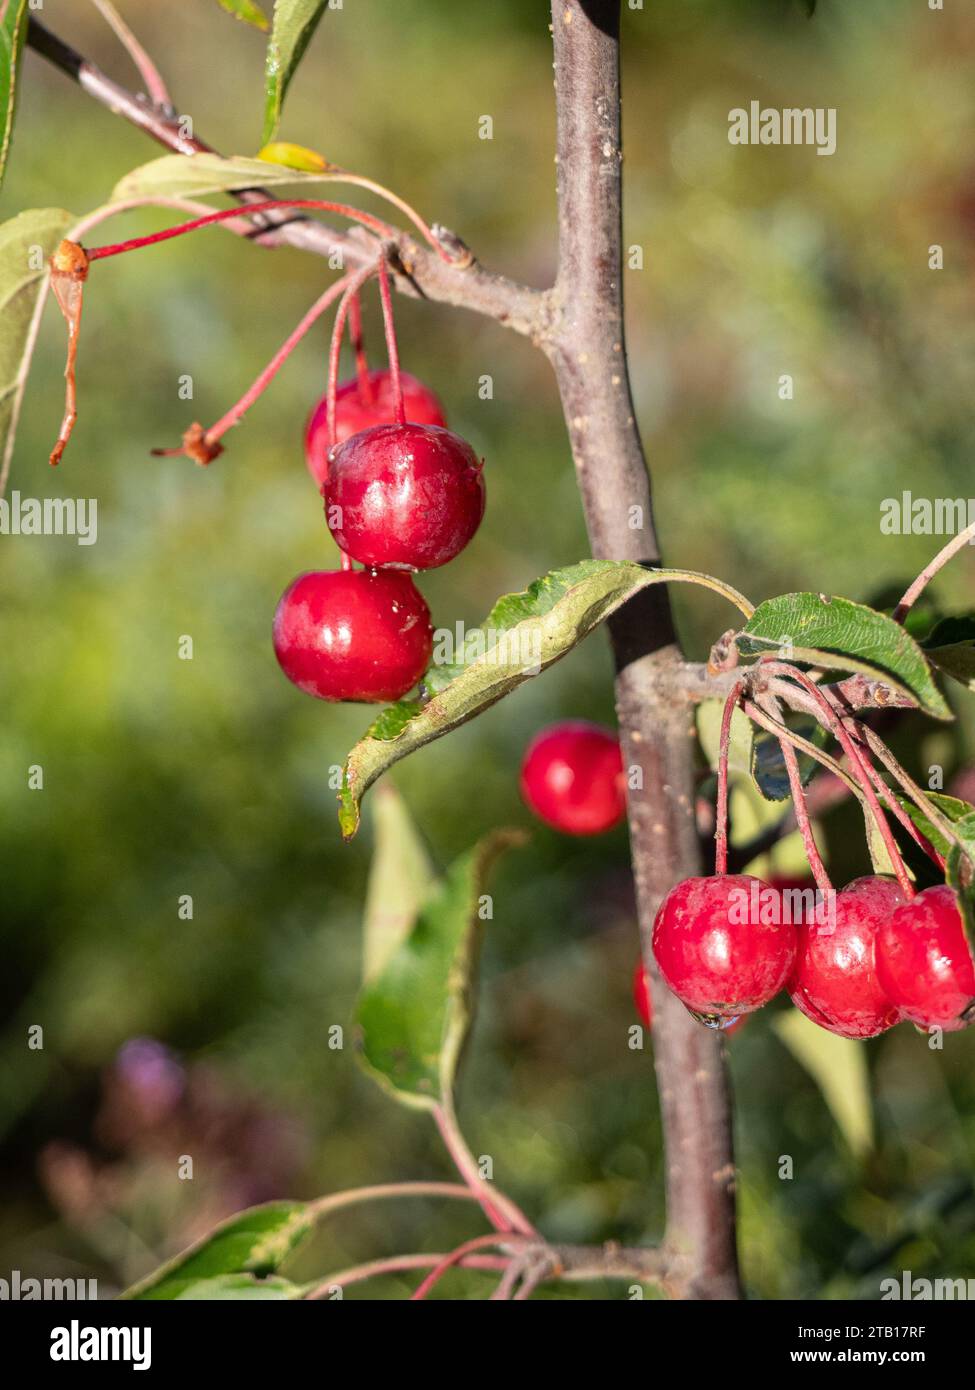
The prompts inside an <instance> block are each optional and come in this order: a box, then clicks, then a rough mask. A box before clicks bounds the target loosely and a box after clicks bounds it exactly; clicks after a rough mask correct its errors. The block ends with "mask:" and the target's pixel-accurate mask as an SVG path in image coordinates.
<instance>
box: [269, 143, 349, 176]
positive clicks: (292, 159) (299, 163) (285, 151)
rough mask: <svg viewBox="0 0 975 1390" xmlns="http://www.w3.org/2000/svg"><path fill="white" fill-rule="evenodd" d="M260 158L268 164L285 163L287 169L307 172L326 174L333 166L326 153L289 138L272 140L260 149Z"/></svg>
mask: <svg viewBox="0 0 975 1390" xmlns="http://www.w3.org/2000/svg"><path fill="white" fill-rule="evenodd" d="M257 157H258V159H263V160H265V161H266V163H268V164H283V165H284V166H285V168H286V169H300V170H301V171H302V172H303V173H306V174H324V173H325V172H326V171H327V170H328V169H330V168H331V167H332V166H331V165H330V164H329V162H328V160H327V159H326V158H325V156H324V155H321V154H319V153H318V151H317V150H310V149H308V147H307V145H293V144H291V143H290V142H289V141H287V140H272V142H271V144H270V145H265V146H264V148H263V149H262V150H259V151H258V155H257Z"/></svg>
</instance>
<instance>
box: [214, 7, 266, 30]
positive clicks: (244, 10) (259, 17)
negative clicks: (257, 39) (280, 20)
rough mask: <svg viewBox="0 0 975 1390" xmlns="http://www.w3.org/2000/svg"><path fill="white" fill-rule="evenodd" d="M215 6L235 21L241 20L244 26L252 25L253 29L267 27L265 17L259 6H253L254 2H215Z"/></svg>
mask: <svg viewBox="0 0 975 1390" xmlns="http://www.w3.org/2000/svg"><path fill="white" fill-rule="evenodd" d="M217 4H218V5H219V6H220V8H221V9H224V10H226V11H227V13H228V14H232V15H233V16H234V18H235V19H242V20H243V21H244V23H245V24H253V25H254V27H255V29H267V27H268V24H267V15H266V14H265V13H264V11H263V10H262V9H261V8H260V6H259V5H255V4H254V0H217Z"/></svg>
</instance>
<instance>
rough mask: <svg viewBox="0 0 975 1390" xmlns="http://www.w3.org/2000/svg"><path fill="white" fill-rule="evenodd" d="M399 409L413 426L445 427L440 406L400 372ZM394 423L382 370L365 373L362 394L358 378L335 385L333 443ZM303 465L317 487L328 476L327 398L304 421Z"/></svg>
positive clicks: (393, 408)
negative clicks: (400, 396)
mask: <svg viewBox="0 0 975 1390" xmlns="http://www.w3.org/2000/svg"><path fill="white" fill-rule="evenodd" d="M399 379H400V385H401V386H402V389H403V409H404V410H405V411H406V418H407V420H410V421H412V422H413V423H414V424H417V425H446V423H447V421H446V420H445V419H444V413H443V406H442V405H441V404H440V402H439V400H438V399H437V397H436V396H435V395H434V393H433V392H432V391H431V390H430V388H429V386H424V384H423V382H422V381H420V380H418V379H417V378H416V377H415V376H411V375H410V373H409V372H400V374H399ZM395 419H396V399H395V396H394V394H393V379H392V377H391V376H390V374H389V372H388V371H386V370H385V369H383V370H381V371H374V372H370V373H369V378H368V383H367V385H366V388H365V390H364V389H363V387H362V385H361V384H360V382H359V379H358V377H355V378H353V380H351V381H343V382H340V383H339V388H338V390H337V391H336V393H335V442H336V444H343V443H344V442H345V441H346V440H347V439H349V438H350V437H351V436H352V435H353V434H359V433H360V432H361V431H362V430H369V429H372V427H373V425H386V424H388V423H389V422H390V421H391V420H395ZM305 462H306V463H307V465H308V472H309V473H310V474H311V476H312V477H313V478H314V479H315V482H316V483H317V484H318V486H319V487H322V486H323V485H324V483H325V475H326V473H327V472H328V397H327V396H323V397H322V398H321V400H320V401H319V402H318V404H317V405H316V406H315V408H314V410H313V411H312V413H311V415H310V416H309V417H308V424H307V426H306V429H305Z"/></svg>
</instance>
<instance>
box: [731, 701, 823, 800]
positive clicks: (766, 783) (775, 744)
mask: <svg viewBox="0 0 975 1390" xmlns="http://www.w3.org/2000/svg"><path fill="white" fill-rule="evenodd" d="M789 727H790V729H793V730H795V732H796V733H797V734H800V735H801V736H802V737H803V738H804V739H808V740H809V742H810V743H815V744H816V746H817V747H819V748H824V747H825V746H826V743H827V741H828V739H829V734H828V733H827V731H826V730H825V729H824V728H823V726H822V725H821V724H819V723H817V721H816V720H815V719H813V718H812V717H809V718H805V717H800V718H797V719H790V721H789ZM795 753H796V761H797V762H798V764H799V776H800V778H801V779H802V785H803V786H806V784H807V783H808V782H809V779H810V778H811V777H812V775H813V773H814V772H815V771H816V768H817V767H818V766H819V764H818V763H817V762H816V760H815V758H811V757H810V756H809V754H808V753H803V752H802V751H801V750H800V749H796V750H795ZM750 771H751V775H752V777H753V779H754V781H755V785H756V786H757V787H758V789H759V791H760V792H761V793H762V795H763V796H764V797H765V799H766V801H786V800H788V798H789V797H790V796H791V794H792V792H791V788H790V786H789V774H788V771H787V770H786V766H785V758H783V756H782V747H781V744H780V743H779V740H778V739H777V738H776V736H775V734H771V733H768V732H767V731H766V730H764V729H761V730H758V729H756V731H755V737H754V741H753V743H752V757H751V768H750Z"/></svg>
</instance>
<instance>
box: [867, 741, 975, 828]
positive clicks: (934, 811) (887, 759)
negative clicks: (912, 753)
mask: <svg viewBox="0 0 975 1390" xmlns="http://www.w3.org/2000/svg"><path fill="white" fill-rule="evenodd" d="M857 736H858V738H859V739H860V741H861V742H865V743H866V744H867V747H868V748H869V749H870V751H871V752H872V753H873V755H874V757H876V758H877V759H878V760H879V761H880V762H881V763H883V765H884V767H885V768H886V769H887V771H888V772H889V773H890V774H891V776H892V777H893V778H894V780H895V781H896V782H899V783H900V785H901V786H902V787H903V789H904V791H905V792H906V793H907V795H908V796H909V797H910V798H911V800H912V801H913V802H914V804H915V805H916V806H918V807H920V809H921V810H922V811H923V812H924V814H925V815H926V816H927V818H928V820H929V821H930V822H931V824H932V825H934V826H937V828H938V829H939V830H940V831H941V833H942V835H943V836H944V837H945V839H946V840H950V841H951V842H952V844H956V845H961V847H962V848H963V849H964V848H965V844H964V841H963V840H962V839H961V837H960V836H959V834H958V832H957V830H956V829H955V827H954V826H953V825H952V823H951V821H950V820H948V818H947V816H944V815H942V813H941V812H940V811H939V810H938V808H937V806H935V805H934V803H933V802H932V801H931V800H930V798H929V797H927V796H926V795H925V794H924V792H923V791H922V789H921V788H920V787H919V786H918V784H917V783H916V782H915V781H914V779H913V777H911V775H910V773H908V771H907V770H906V768H903V767H902V766H901V764H900V763H899V762H898V761H897V759H896V758H895V757H894V755H893V753H892V752H891V751H890V749H889V748H888V747H887V745H886V743H884V741H883V739H882V738H880V737H879V736H878V735H877V734H875V733H874V731H873V730H872V729H871V728H870V727H869V725H866V724H860V725H858V726H857ZM936 852H937V851H936Z"/></svg>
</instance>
